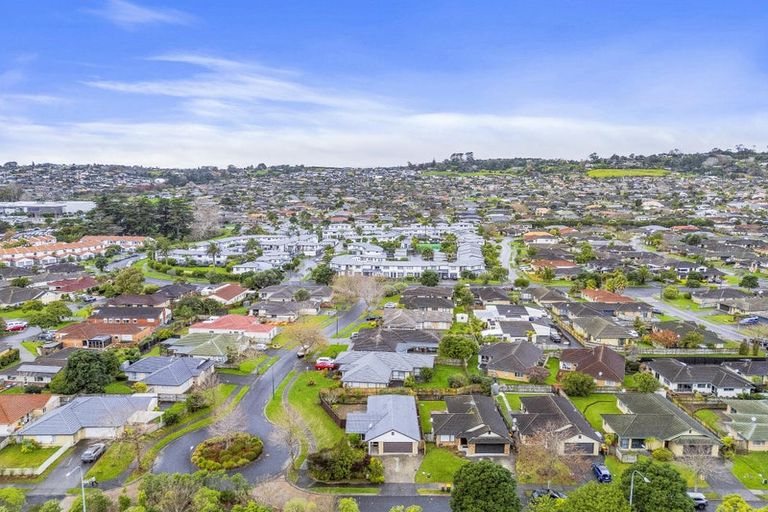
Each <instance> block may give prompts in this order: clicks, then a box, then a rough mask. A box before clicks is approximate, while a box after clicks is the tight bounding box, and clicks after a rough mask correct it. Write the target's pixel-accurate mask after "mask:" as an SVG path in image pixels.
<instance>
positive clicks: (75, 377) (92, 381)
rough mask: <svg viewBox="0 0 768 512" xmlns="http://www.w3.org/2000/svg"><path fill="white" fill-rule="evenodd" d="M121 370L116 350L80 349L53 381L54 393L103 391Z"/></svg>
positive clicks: (71, 356) (51, 387) (67, 393)
mask: <svg viewBox="0 0 768 512" xmlns="http://www.w3.org/2000/svg"><path fill="white" fill-rule="evenodd" d="M118 370H119V363H118V361H117V357H116V356H115V354H114V352H112V351H111V350H107V351H104V352H97V351H95V350H78V351H77V352H73V353H72V355H70V356H69V359H68V360H67V365H66V366H65V367H64V369H63V370H61V371H60V372H59V373H58V374H56V376H55V377H54V378H53V380H52V381H51V383H50V385H49V387H50V389H51V391H52V392H54V393H63V394H65V395H71V394H74V393H103V392H104V387H105V386H106V385H107V384H109V383H110V382H112V379H113V378H114V376H115V375H116V374H117V372H118Z"/></svg>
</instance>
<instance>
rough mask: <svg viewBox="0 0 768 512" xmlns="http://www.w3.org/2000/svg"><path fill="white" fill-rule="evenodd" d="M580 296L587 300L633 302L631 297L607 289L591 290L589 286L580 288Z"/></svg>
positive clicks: (612, 302)
mask: <svg viewBox="0 0 768 512" xmlns="http://www.w3.org/2000/svg"><path fill="white" fill-rule="evenodd" d="M581 298H582V299H584V300H586V301H587V302H605V303H607V304H615V303H618V302H635V300H634V299H633V298H631V297H627V296H625V295H619V294H618V293H613V292H609V291H607V290H592V289H589V288H585V289H583V290H581Z"/></svg>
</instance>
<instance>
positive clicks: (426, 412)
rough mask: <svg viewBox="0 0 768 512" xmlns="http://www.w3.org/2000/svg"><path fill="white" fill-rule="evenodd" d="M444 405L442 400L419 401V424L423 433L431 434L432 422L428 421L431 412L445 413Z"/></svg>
mask: <svg viewBox="0 0 768 512" xmlns="http://www.w3.org/2000/svg"><path fill="white" fill-rule="evenodd" d="M445 410H446V405H445V402H443V401H442V400H423V401H422V400H419V423H420V424H421V431H422V432H423V433H425V434H426V433H429V432H432V422H431V421H429V419H430V416H431V413H432V412H433V411H445Z"/></svg>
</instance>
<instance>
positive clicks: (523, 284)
mask: <svg viewBox="0 0 768 512" xmlns="http://www.w3.org/2000/svg"><path fill="white" fill-rule="evenodd" d="M512 284H514V285H515V288H528V285H529V284H531V282H530V281H529V280H528V279H526V278H524V277H517V278H515V281H514V282H513V283H512Z"/></svg>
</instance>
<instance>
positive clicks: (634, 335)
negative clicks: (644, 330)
mask: <svg viewBox="0 0 768 512" xmlns="http://www.w3.org/2000/svg"><path fill="white" fill-rule="evenodd" d="M629 335H630V336H632V337H633V338H639V337H640V333H639V332H637V331H635V330H630V331H629Z"/></svg>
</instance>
